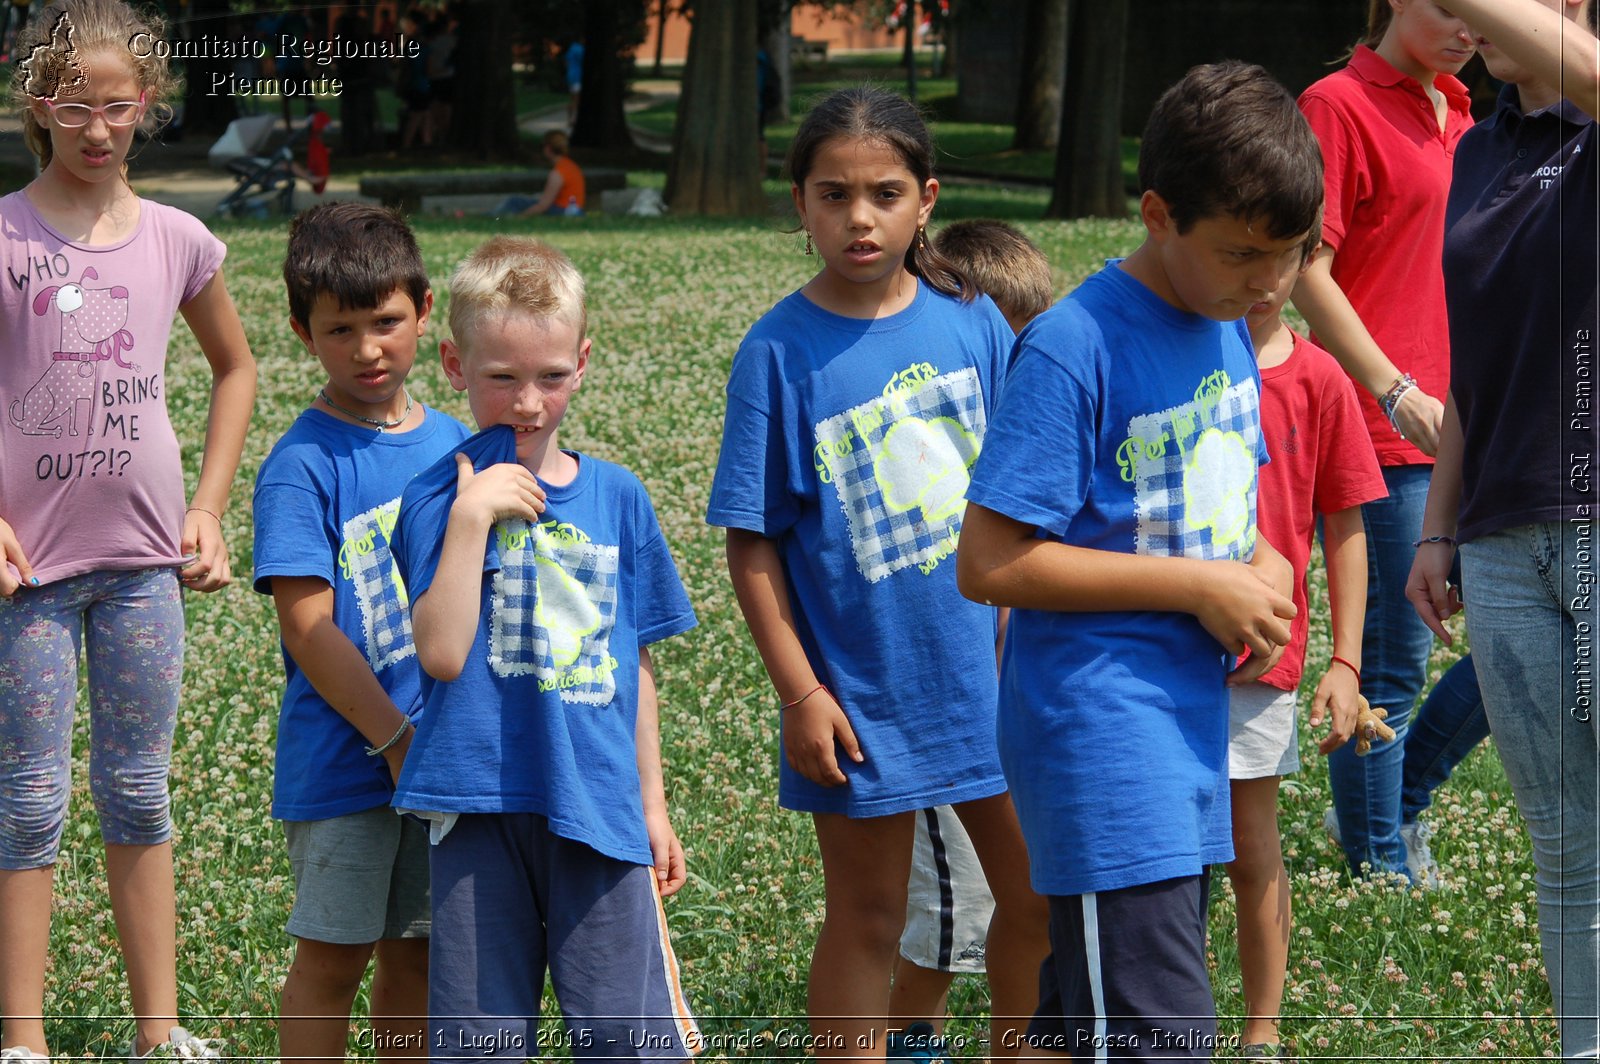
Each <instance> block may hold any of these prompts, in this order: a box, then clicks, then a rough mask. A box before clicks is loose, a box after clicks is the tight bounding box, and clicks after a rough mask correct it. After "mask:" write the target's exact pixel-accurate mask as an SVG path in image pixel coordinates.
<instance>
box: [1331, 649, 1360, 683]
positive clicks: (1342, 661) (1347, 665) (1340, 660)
mask: <svg viewBox="0 0 1600 1064" xmlns="http://www.w3.org/2000/svg"><path fill="white" fill-rule="evenodd" d="M1335 662H1337V663H1338V664H1340V665H1343V666H1344V667H1345V668H1347V669H1349V670H1350V671H1351V672H1353V673H1355V674H1356V687H1357V688H1360V686H1361V670H1360V669H1358V668H1356V667H1355V666H1354V665H1352V664H1350V663H1349V662H1348V661H1346V660H1345V659H1344V658H1341V657H1340V656H1339V655H1337V654H1335V655H1333V657H1332V658H1330V659H1329V660H1328V663H1329V664H1330V665H1331V664H1333V663H1335Z"/></svg>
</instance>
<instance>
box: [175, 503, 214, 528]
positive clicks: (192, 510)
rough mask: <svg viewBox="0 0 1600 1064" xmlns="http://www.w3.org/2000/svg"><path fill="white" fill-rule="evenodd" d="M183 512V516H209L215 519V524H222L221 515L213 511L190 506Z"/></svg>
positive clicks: (202, 507)
mask: <svg viewBox="0 0 1600 1064" xmlns="http://www.w3.org/2000/svg"><path fill="white" fill-rule="evenodd" d="M183 512H184V513H185V514H210V515H211V516H212V517H215V518H216V519H217V524H219V525H220V524H222V515H221V514H219V513H217V512H216V511H215V510H207V509H206V508H205V507H204V506H191V507H189V508H188V509H187V510H185V511H183Z"/></svg>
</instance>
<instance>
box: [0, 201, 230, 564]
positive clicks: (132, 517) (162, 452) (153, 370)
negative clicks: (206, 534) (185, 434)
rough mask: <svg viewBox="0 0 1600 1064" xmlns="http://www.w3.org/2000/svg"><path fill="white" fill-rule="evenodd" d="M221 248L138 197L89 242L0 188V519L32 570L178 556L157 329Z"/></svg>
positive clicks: (176, 213) (174, 465)
mask: <svg viewBox="0 0 1600 1064" xmlns="http://www.w3.org/2000/svg"><path fill="white" fill-rule="evenodd" d="M226 250H227V249H226V248H225V247H224V246H223V244H222V241H220V240H218V239H217V238H216V237H214V236H212V235H211V232H210V231H209V230H208V229H206V227H205V226H204V225H203V224H202V223H201V222H200V221H199V219H197V218H195V217H194V216H193V215H190V214H186V213H184V212H183V211H180V210H177V209H175V208H172V207H167V206H163V205H161V204H159V203H151V202H150V201H149V200H140V201H139V222H138V224H137V225H136V226H135V227H134V230H133V232H132V233H131V234H129V235H128V236H127V237H126V238H125V239H123V240H121V241H120V242H118V243H116V244H109V245H105V246H101V247H89V246H85V245H81V244H76V243H73V242H72V241H70V240H67V239H66V238H64V237H63V236H62V235H61V234H60V233H58V232H56V231H55V230H54V229H53V228H51V227H50V225H48V224H47V223H46V222H45V221H44V219H43V218H41V217H40V216H39V213H38V212H37V211H36V210H35V209H34V207H33V204H32V203H31V202H30V201H29V200H28V198H27V195H26V194H25V193H23V192H21V191H18V192H13V193H11V194H10V195H8V196H6V197H4V198H3V199H0V259H3V264H0V265H3V267H4V270H5V277H4V279H3V282H0V287H3V288H4V291H5V295H4V298H3V303H0V409H3V411H4V416H3V417H0V518H4V519H5V520H6V521H7V522H9V523H10V525H11V527H12V528H13V529H14V530H15V531H16V534H17V539H18V541H19V542H20V543H21V544H22V549H23V552H24V553H25V554H26V555H27V556H28V561H29V562H30V563H31V564H32V566H33V571H34V575H36V576H37V577H38V578H39V582H40V583H48V582H50V581H52V580H61V579H65V578H66V577H69V576H77V575H79V574H82V573H87V572H92V571H93V570H96V569H140V568H144V567H146V566H154V565H176V564H177V563H178V562H179V560H180V558H181V556H182V555H181V552H180V550H179V542H178V541H179V538H180V536H181V534H182V529H183V510H184V493H183V468H182V466H181V464H180V462H179V455H178V440H177V437H176V436H175V435H174V434H173V431H172V423H171V422H170V421H169V420H168V418H167V385H166V361H167V338H168V336H169V335H170V334H171V331H172V319H173V316H174V315H175V313H176V312H177V310H178V308H179V307H180V306H182V305H183V304H185V303H187V302H188V301H189V300H191V299H193V298H194V297H195V296H196V295H197V294H199V292H200V290H201V289H202V288H203V287H205V285H206V282H208V281H210V280H211V278H212V276H213V275H215V274H216V272H217V270H218V268H219V267H220V266H221V265H222V258H223V256H224V255H225V254H226Z"/></svg>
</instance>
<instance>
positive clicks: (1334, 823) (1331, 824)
mask: <svg viewBox="0 0 1600 1064" xmlns="http://www.w3.org/2000/svg"><path fill="white" fill-rule="evenodd" d="M1322 830H1323V831H1326V832H1327V833H1328V838H1330V839H1332V840H1333V844H1334V845H1335V846H1343V845H1344V838H1343V837H1342V836H1341V835H1340V834H1339V812H1338V810H1336V809H1334V807H1333V806H1331V805H1330V806H1328V811H1327V812H1326V813H1323V814H1322Z"/></svg>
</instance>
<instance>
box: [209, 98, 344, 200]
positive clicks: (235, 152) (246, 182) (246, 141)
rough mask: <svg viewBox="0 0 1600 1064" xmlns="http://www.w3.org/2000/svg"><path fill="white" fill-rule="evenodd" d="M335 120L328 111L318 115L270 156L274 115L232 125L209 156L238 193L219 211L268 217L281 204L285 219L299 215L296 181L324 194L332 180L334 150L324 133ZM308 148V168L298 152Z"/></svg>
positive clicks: (239, 120)
mask: <svg viewBox="0 0 1600 1064" xmlns="http://www.w3.org/2000/svg"><path fill="white" fill-rule="evenodd" d="M330 121H331V119H330V118H329V117H328V114H327V112H326V111H316V112H314V113H312V115H311V116H310V117H309V118H307V119H306V120H305V121H304V122H302V123H300V124H299V125H298V126H295V127H293V129H291V131H290V133H289V136H288V137H287V138H286V139H285V140H284V142H283V143H282V144H281V145H279V146H278V148H277V150H276V151H272V152H270V153H269V152H268V151H267V144H268V143H269V142H270V141H271V140H272V134H273V131H274V130H275V129H276V127H277V124H278V119H277V118H276V117H275V116H273V115H249V116H246V117H244V118H236V119H234V120H233V121H232V122H229V123H228V128H227V129H226V130H225V131H224V132H223V134H222V136H221V137H218V138H217V142H216V143H215V144H213V145H212V146H211V150H210V152H208V153H207V157H208V159H209V160H210V163H211V165H212V166H214V167H216V168H217V169H219V170H227V171H228V172H229V173H230V174H232V175H233V176H234V186H233V189H232V190H231V191H230V192H229V193H228V194H227V195H226V196H224V197H222V199H221V200H220V201H218V203H217V206H216V208H215V211H216V213H217V214H219V215H224V216H228V217H233V218H265V217H266V216H267V214H268V212H269V210H270V208H269V206H268V205H269V203H271V202H272V201H273V200H276V201H277V207H278V211H279V212H280V213H282V214H286V215H287V214H293V213H294V189H295V181H296V179H297V178H298V179H302V180H304V181H305V182H306V183H307V184H309V185H310V186H311V189H312V191H313V192H316V193H318V194H320V193H321V192H322V189H323V187H324V186H325V185H326V184H327V181H328V172H329V167H328V149H327V146H326V145H324V144H323V143H322V131H323V130H324V129H326V128H327V126H328V123H329V122H330ZM302 142H304V143H305V144H306V166H304V167H302V166H300V165H299V164H298V163H296V162H295V160H294V153H295V149H296V148H297V147H298V146H299V145H300V144H301V143H302Z"/></svg>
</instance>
